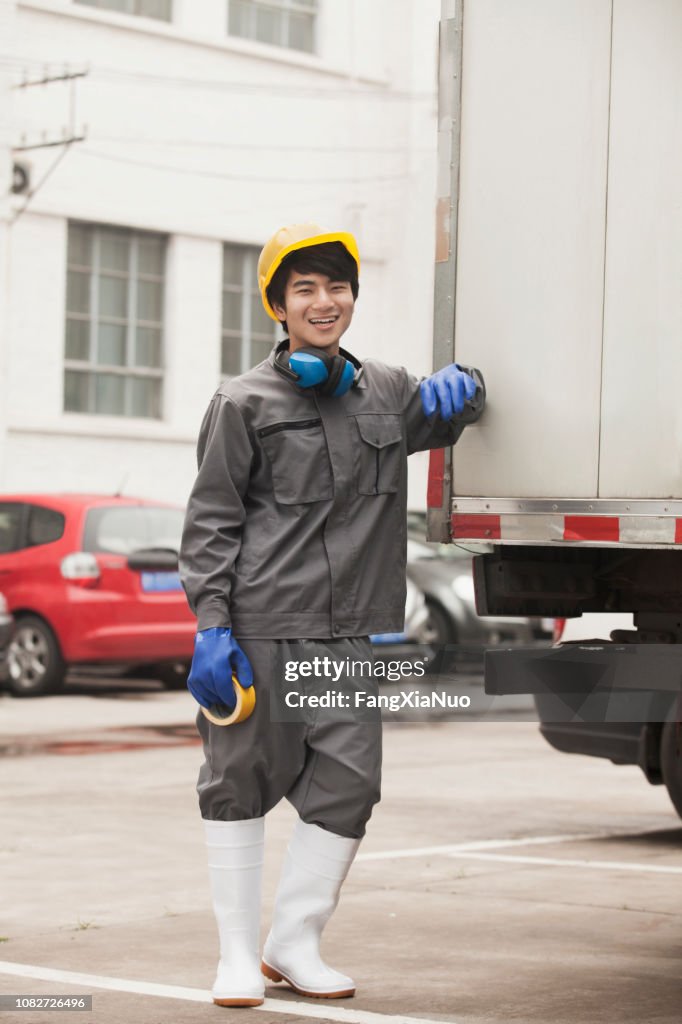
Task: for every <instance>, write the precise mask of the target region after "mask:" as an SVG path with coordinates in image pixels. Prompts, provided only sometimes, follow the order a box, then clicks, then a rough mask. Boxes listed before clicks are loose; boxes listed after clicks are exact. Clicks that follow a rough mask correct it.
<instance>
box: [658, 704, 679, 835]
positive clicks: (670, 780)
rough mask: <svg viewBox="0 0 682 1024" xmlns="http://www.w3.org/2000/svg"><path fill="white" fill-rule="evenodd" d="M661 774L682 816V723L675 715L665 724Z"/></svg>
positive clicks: (662, 740) (674, 804)
mask: <svg viewBox="0 0 682 1024" xmlns="http://www.w3.org/2000/svg"><path fill="white" fill-rule="evenodd" d="M674 714H675V712H673V716H674ZM661 774H662V775H663V781H664V782H665V787H666V789H667V790H668V794H669V796H670V799H671V800H672V802H673V806H674V808H675V810H676V811H677V813H678V814H679V816H680V817H681V818H682V724H679V725H678V723H677V722H676V721H675V720H674V717H670V718H668V721H667V722H666V723H665V725H664V726H663V734H662V736H661Z"/></svg>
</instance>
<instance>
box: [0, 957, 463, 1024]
mask: <svg viewBox="0 0 682 1024" xmlns="http://www.w3.org/2000/svg"><path fill="white" fill-rule="evenodd" d="M0 974H7V975H11V976H12V977H14V978H32V979H33V980H34V981H54V982H59V983H60V984H63V985H77V986H78V987H81V988H89V989H92V988H97V989H107V990H109V991H113V992H126V993H128V994H132V995H140V996H154V997H157V998H161V999H181V1000H185V1001H189V1002H193V1003H212V1002H213V1000H212V998H211V993H210V992H209V991H208V990H207V989H201V988H185V987H183V986H181V985H159V984H156V983H155V982H147V981H134V980H130V979H126V978H108V977H106V976H105V975H100V974H83V973H82V972H81V971H60V970H57V969H55V968H52V967H41V966H39V965H37V964H19V963H12V961H11V960H0ZM259 1010H260V1011H261V1012H263V1013H284V1014H287V1016H290V1017H311V1018H313V1019H314V1020H333V1021H337V1022H340V1024H455V1022H454V1021H448V1022H444V1021H443V1019H442V1018H441V1019H440V1020H430V1019H429V1018H428V1017H404V1016H400V1015H396V1014H390V1013H373V1012H372V1011H371V1010H350V1009H346V1008H345V1007H341V1006H327V1005H320V1003H319V1002H317V1003H299V1002H298V1001H296V1000H293V999H291V1000H288V999H287V1000H279V999H266V1000H265V1002H264V1003H263V1004H262V1006H252V1007H251V1008H250V1010H249V1015H250V1014H251V1013H254V1012H258V1011H259Z"/></svg>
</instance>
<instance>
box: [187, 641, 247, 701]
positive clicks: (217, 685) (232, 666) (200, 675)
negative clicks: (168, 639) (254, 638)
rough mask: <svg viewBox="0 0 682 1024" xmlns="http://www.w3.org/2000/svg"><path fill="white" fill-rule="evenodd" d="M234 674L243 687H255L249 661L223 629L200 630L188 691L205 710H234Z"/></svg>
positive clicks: (235, 698)
mask: <svg viewBox="0 0 682 1024" xmlns="http://www.w3.org/2000/svg"><path fill="white" fill-rule="evenodd" d="M232 673H234V674H235V675H236V677H237V679H238V680H239V682H240V684H241V685H242V686H243V687H248V686H253V670H252V668H251V665H250V663H249V659H248V658H247V657H246V655H245V654H244V652H243V650H242V649H241V647H240V646H239V644H238V643H237V641H236V640H235V638H234V637H233V636H232V630H231V629H227V628H225V627H224V626H214V627H212V628H211V629H202V630H200V631H199V632H198V633H197V635H196V637H195V638H194V657H193V658H192V667H191V669H190V673H189V678H188V680H187V688H188V690H189V692H190V693H191V694H192V696H193V697H194V699H195V700H196V701H197V702H198V703H199V704H201V705H202V707H205V708H211V707H213V706H214V705H216V704H224V705H225V707H228V708H230V710H232V708H234V706H235V704H236V703H237V697H236V694H235V692H234V686H233V685H232Z"/></svg>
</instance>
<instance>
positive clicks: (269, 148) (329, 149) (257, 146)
mask: <svg viewBox="0 0 682 1024" xmlns="http://www.w3.org/2000/svg"><path fill="white" fill-rule="evenodd" d="M89 138H90V140H91V141H92V142H104V143H110V142H123V143H126V145H141V146H142V145H144V146H169V147H171V148H172V147H174V146H175V147H181V148H189V149H228V150H238V151H242V150H253V151H256V152H260V151H265V152H270V153H272V152H275V153H278V152H286V151H289V150H290V151H291V152H294V153H334V154H337V155H338V154H346V153H386V154H387V155H390V154H395V153H402V154H405V155H407V154H408V153H409V154H411V153H415V152H416V153H430V152H435V143H434V146H433V148H430V147H428V146H421V147H419V148H418V149H416V148H414V147H412V146H408V145H403V146H347V145H346V144H345V143H344V142H343V141H339V142H338V143H336V144H335V145H332V144H327V145H323V146H313V145H309V144H305V143H295V142H292V143H285V142H282V143H276V142H271V143H267V142H265V143H263V142H218V141H216V140H215V139H167V138H166V139H159V138H156V137H151V136H144V137H143V136H139V135H138V136H134V135H93V134H92V133H91V134H90V135H89Z"/></svg>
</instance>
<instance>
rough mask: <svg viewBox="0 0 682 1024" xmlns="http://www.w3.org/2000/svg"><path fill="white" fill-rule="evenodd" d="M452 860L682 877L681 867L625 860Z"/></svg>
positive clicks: (485, 856) (464, 856) (460, 856)
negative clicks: (636, 872) (641, 872)
mask: <svg viewBox="0 0 682 1024" xmlns="http://www.w3.org/2000/svg"><path fill="white" fill-rule="evenodd" d="M452 856H453V859H454V860H486V861H499V862H501V863H503V864H534V865H536V866H537V865H547V866H548V867H561V868H588V869H590V870H592V869H593V868H595V869H596V870H597V871H645V872H650V873H652V874H661V875H682V867H675V866H674V865H672V864H638V863H636V862H635V861H627V860H589V859H586V858H581V859H575V860H574V859H572V858H569V857H523V856H519V855H514V854H509V853H465V852H463V851H462V852H460V853H455V854H453V855H452Z"/></svg>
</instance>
